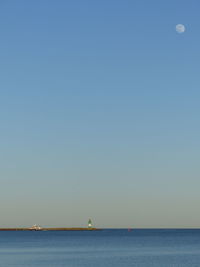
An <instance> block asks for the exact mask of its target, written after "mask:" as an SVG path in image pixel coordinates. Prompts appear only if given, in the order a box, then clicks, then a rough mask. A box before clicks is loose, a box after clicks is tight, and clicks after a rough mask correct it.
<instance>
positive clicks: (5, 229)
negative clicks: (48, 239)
mask: <svg viewBox="0 0 200 267" xmlns="http://www.w3.org/2000/svg"><path fill="white" fill-rule="evenodd" d="M97 230H100V229H97V228H74V227H72V228H65V227H58V228H57V227H56V228H41V229H31V228H0V231H97Z"/></svg>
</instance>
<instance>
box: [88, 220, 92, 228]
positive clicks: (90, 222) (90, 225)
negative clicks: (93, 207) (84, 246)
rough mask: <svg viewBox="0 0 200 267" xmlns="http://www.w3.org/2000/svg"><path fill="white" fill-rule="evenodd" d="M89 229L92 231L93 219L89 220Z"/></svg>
mask: <svg viewBox="0 0 200 267" xmlns="http://www.w3.org/2000/svg"><path fill="white" fill-rule="evenodd" d="M88 229H92V220H91V219H89V221H88Z"/></svg>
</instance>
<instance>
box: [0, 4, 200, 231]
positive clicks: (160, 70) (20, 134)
mask: <svg viewBox="0 0 200 267" xmlns="http://www.w3.org/2000/svg"><path fill="white" fill-rule="evenodd" d="M199 8H200V3H199V2H197V1H195V0H191V1H190V2H189V1H184V0H182V1H179V0H173V1H172V0H169V1H158V0H152V1H147V0H146V1H144V0H134V1H130V0H123V1H122V0H115V1H114V0H110V1H105V0H102V1H92V0H86V1H81V0H75V1H64V0H59V1H55V0H49V1H47V0H43V1H39V0H36V1H25V0H19V1H14V0H9V1H1V3H0V25H1V27H0V36H1V42H0V59H1V60H0V71H1V78H0V114H1V126H0V127H1V128H0V132H1V139H0V150H1V153H0V155H1V160H0V181H1V189H0V203H1V208H0V216H1V221H0V227H5V226H6V227H11V226H31V225H33V224H39V225H42V226H58V227H59V226H66V227H67V226H74V227H75V226H77V227H79V226H80V227H81V226H85V225H87V222H88V219H89V218H91V219H92V220H93V222H94V225H95V226H96V227H108V228H120V227H133V228H134V227H135V228H179V227H180V228H190V227H191V228H198V227H200V214H199V212H198V211H199V210H198V207H199V203H200V194H199V186H200V180H199V174H200V171H199V156H200V152H199V151H200V149H199V148H200V139H199V135H200V125H199V112H200V105H199V97H200V76H199V68H200V53H199V49H200V48H199V47H200V46H199V44H200V36H199V28H200V20H199ZM177 24H183V25H184V26H185V29H186V30H185V32H183V33H178V32H177V31H176V25H177Z"/></svg>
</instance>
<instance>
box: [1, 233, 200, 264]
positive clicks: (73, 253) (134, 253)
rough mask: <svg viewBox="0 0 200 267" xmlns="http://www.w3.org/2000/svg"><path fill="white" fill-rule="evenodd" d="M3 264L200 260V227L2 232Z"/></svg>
mask: <svg viewBox="0 0 200 267" xmlns="http://www.w3.org/2000/svg"><path fill="white" fill-rule="evenodd" d="M0 266H1V267H7V266H8V267H10V266H12V267H13V266H20V267H24V266H26V267H32V266H41V267H47V266H48V267H59V266H69V267H77V266H81V267H86V266H87V267H106V266H114V267H118V266H126V267H129V266H137V267H140V266H148V267H151V266H154V267H158V266H159V267H165V266H170V267H171V266H172V267H176V266H178V267H184V266H190V267H193V266H198V267H199V266H200V230H139V229H138V230H132V231H131V232H128V231H127V230H109V229H107V230H102V231H84V232H72V231H62V232H58V231H38V232H21V231H19V232H0Z"/></svg>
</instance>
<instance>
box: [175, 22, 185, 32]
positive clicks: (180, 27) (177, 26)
mask: <svg viewBox="0 0 200 267" xmlns="http://www.w3.org/2000/svg"><path fill="white" fill-rule="evenodd" d="M176 31H177V32H178V33H184V32H185V26H184V25H183V24H177V25H176Z"/></svg>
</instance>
